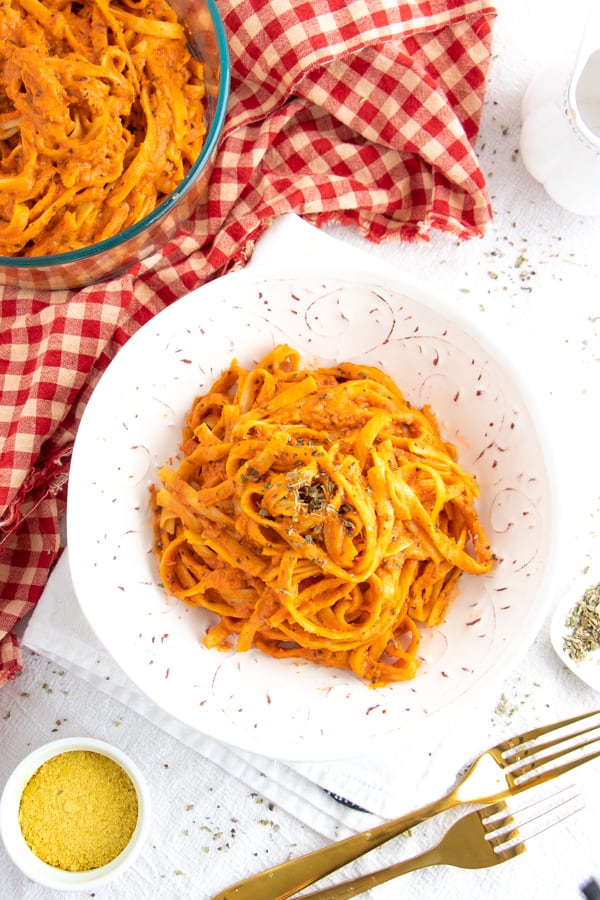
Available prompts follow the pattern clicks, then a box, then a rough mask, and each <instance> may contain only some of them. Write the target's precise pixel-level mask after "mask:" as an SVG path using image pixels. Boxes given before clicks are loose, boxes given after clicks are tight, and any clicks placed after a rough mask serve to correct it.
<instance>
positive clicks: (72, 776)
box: [19, 750, 138, 872]
mask: <svg viewBox="0 0 600 900" xmlns="http://www.w3.org/2000/svg"><path fill="white" fill-rule="evenodd" d="M137 817H138V801H137V793H136V790H135V787H134V785H133V783H132V781H131V779H130V777H129V775H128V774H127V773H126V772H125V771H124V770H123V769H122V768H121V766H120V765H119V764H118V763H116V762H115V761H114V760H112V759H110V758H109V757H108V756H104V755H103V754H101V753H96V752H94V751H91V750H69V751H67V752H65V753H60V754H59V755H58V756H54V757H52V759H49V760H48V761H47V762H45V763H44V764H43V765H42V766H40V768H39V769H38V770H37V771H36V772H35V773H34V775H32V777H31V778H30V779H29V781H28V782H27V785H26V786H25V790H24V791H23V795H22V797H21V804H20V807H19V823H20V825H21V831H22V832H23V837H24V838H25V840H26V841H27V844H28V845H29V847H30V848H31V850H32V851H33V852H34V853H35V855H36V856H38V857H39V858H40V859H42V860H43V861H44V862H46V863H48V864H49V865H51V866H54V867H56V868H58V869H64V870H66V871H69V872H84V871H88V870H89V869H97V868H98V867H99V866H103V865H106V863H109V862H110V861H111V860H112V859H114V858H115V857H116V856H118V855H119V853H120V852H121V851H122V850H123V849H124V847H126V846H127V844H128V843H129V840H130V839H131V835H132V834H133V831H134V829H135V826H136V822H137Z"/></svg>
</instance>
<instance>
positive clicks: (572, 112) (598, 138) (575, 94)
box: [520, 13, 600, 216]
mask: <svg viewBox="0 0 600 900" xmlns="http://www.w3.org/2000/svg"><path fill="white" fill-rule="evenodd" d="M522 120H523V125H522V130H521V148H520V149H521V156H522V159H523V162H524V164H525V166H526V167H527V169H528V170H529V172H530V173H531V174H532V175H533V177H534V178H535V179H536V180H537V181H539V182H541V184H543V185H544V187H545V189H546V191H547V193H548V194H549V195H550V197H552V199H553V200H555V201H556V202H557V203H558V204H560V206H562V207H564V208H565V209H567V210H570V211H571V212H574V213H577V214H578V215H586V216H587V215H591V216H596V215H600V13H596V14H595V15H594V16H593V17H592V19H591V20H590V22H589V23H588V27H587V29H586V33H585V35H584V37H583V40H582V43H581V46H580V49H579V52H578V55H577V59H576V60H575V61H573V60H572V59H563V60H560V61H557V62H555V63H553V64H552V65H551V66H549V67H548V68H547V69H544V70H542V71H541V72H540V73H539V74H538V75H536V77H535V78H534V79H533V80H532V82H531V84H530V85H529V87H528V89H527V91H526V93H525V96H524V98H523V106H522Z"/></svg>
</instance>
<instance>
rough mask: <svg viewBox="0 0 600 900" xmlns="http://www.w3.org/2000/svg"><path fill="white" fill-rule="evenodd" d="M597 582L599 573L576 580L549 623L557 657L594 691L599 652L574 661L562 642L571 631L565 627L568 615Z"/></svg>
mask: <svg viewBox="0 0 600 900" xmlns="http://www.w3.org/2000/svg"><path fill="white" fill-rule="evenodd" d="M599 581H600V576H599V573H596V577H594V576H593V575H587V576H586V577H585V579H582V578H578V580H577V582H576V583H575V584H573V585H572V586H571V588H570V589H569V590H568V591H567V592H566V593H565V596H564V597H563V598H562V599H561V600H560V602H559V603H558V605H557V607H556V609H555V611H554V613H553V615H552V620H551V623H550V641H551V643H552V646H553V647H554V650H555V651H556V654H557V656H558V657H559V659H561V660H562V662H563V663H564V664H565V666H567V667H568V668H569V669H570V670H571V672H573V673H574V674H575V675H577V677H578V678H580V679H581V681H583V682H584V683H585V684H587V685H588V687H591V688H593V690H595V691H600V650H593V651H590V652H589V653H588V654H587V655H586V656H585V657H584V658H583V659H581V660H574V659H572V658H571V656H570V655H569V654H568V653H567V651H566V650H565V647H564V643H563V642H564V638H565V637H566V636H567V635H570V634H571V629H570V628H569V627H568V626H567V617H568V615H569V613H570V612H571V611H572V610H573V609H574V608H575V607H576V606H577V604H578V603H579V601H580V600H581V599H582V597H583V595H584V593H585V592H586V590H587V589H588V588H590V587H593V586H594V585H596V584H598V582H599Z"/></svg>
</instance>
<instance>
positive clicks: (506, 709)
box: [494, 694, 518, 717]
mask: <svg viewBox="0 0 600 900" xmlns="http://www.w3.org/2000/svg"><path fill="white" fill-rule="evenodd" d="M517 710H518V706H517V705H516V704H514V703H512V702H511V701H510V700H509V699H508V697H507V696H506V694H502V695H501V697H500V700H499V701H498V703H497V705H496V709H495V710H494V712H495V713H496V715H498V716H508V717H510V716H512V715H514V713H515V712H516V711H517Z"/></svg>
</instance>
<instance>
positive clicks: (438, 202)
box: [0, 0, 496, 684]
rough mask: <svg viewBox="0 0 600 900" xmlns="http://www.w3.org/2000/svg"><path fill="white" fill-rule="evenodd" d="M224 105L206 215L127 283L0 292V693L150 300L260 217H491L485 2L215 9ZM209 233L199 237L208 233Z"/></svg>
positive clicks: (17, 665) (431, 224)
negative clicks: (124, 353) (89, 438)
mask: <svg viewBox="0 0 600 900" xmlns="http://www.w3.org/2000/svg"><path fill="white" fill-rule="evenodd" d="M217 3H218V6H219V9H220V12H221V14H222V16H223V19H224V22H225V27H226V30H227V35H228V39H229V47H230V52H231V61H232V81H231V97H230V104H229V108H228V114H227V119H226V124H225V129H224V133H223V136H222V140H221V143H220V148H219V153H218V157H217V161H216V166H215V170H214V173H213V176H212V179H211V184H210V186H209V194H208V200H207V204H206V206H202V208H199V209H198V210H197V211H196V212H195V213H194V215H193V216H192V218H191V219H190V221H189V222H188V223H187V225H186V227H185V228H184V229H183V230H182V232H181V233H180V234H179V235H178V236H177V238H176V239H175V240H173V241H172V242H170V243H169V244H168V245H167V246H165V247H164V248H163V249H162V251H161V252H159V253H156V254H154V255H153V256H151V257H149V258H148V259H146V260H145V261H144V262H142V263H140V264H139V265H137V266H136V267H135V268H133V269H132V270H131V271H129V272H128V273H126V274H125V275H124V276H121V277H119V278H118V279H115V280H113V281H109V282H105V283H102V284H97V285H94V286H92V287H89V288H85V289H83V290H79V291H77V292H76V291H69V292H67V291H64V292H54V293H48V294H37V295H34V293H33V292H32V291H27V290H18V289H14V288H7V287H5V288H0V442H1V443H0V450H1V457H0V590H1V595H0V684H2V683H3V682H4V681H6V680H7V679H9V678H12V677H14V676H15V675H16V674H17V673H18V672H19V671H20V670H21V658H20V652H19V646H18V641H17V639H16V637H15V636H14V629H15V627H16V626H17V625H18V623H19V622H20V621H21V620H22V619H23V617H24V616H25V615H26V614H27V613H28V612H29V611H30V610H31V609H32V608H33V606H34V605H35V603H36V601H37V599H38V597H39V595H40V593H41V591H42V589H43V587H44V585H45V583H46V580H47V576H48V573H49V570H50V568H51V566H52V564H53V562H54V561H55V560H56V558H57V556H58V554H59V552H60V549H61V548H60V529H59V522H60V518H61V514H62V512H63V506H64V501H65V495H66V484H67V476H68V468H69V459H70V454H71V449H72V446H73V441H74V438H75V434H76V431H77V425H78V422H79V420H80V416H81V413H82V410H83V408H84V405H85V403H86V401H87V399H88V398H89V396H90V393H91V391H92V390H93V387H94V385H95V384H96V382H97V380H98V378H99V376H100V375H101V373H102V371H103V370H104V369H105V368H106V366H107V365H108V363H109V362H110V360H111V359H112V358H113V357H114V355H115V354H116V352H117V351H118V350H119V348H120V347H121V346H122V345H123V344H124V343H125V341H127V339H128V338H129V337H130V336H131V335H132V334H133V333H134V332H135V331H136V330H137V329H138V328H139V327H140V326H141V325H143V324H144V323H145V322H147V321H148V320H149V319H150V318H151V317H152V316H153V315H155V314H156V313H157V312H158V311H159V310H161V309H162V308H163V307H165V306H166V305H168V304H169V303H171V302H172V301H174V300H175V299H177V298H178V297H181V296H182V295H184V294H186V293H188V292H189V291H190V290H192V289H193V288H196V287H198V286H199V285H200V284H202V283H203V282H205V281H206V280H207V279H209V278H210V277H212V276H214V275H215V274H218V273H221V272H223V271H225V270H226V269H227V268H228V267H231V266H232V265H234V264H237V265H240V264H243V263H244V262H245V261H246V260H247V259H248V258H249V255H250V253H251V250H252V246H253V242H254V240H255V239H256V237H257V236H258V235H259V234H260V233H261V231H262V230H263V229H264V228H265V227H267V226H268V224H269V222H270V221H272V220H273V218H274V217H275V216H278V215H281V214H282V213H285V212H290V211H291V212H296V213H298V214H300V215H303V216H305V217H307V218H308V219H310V221H312V222H313V223H315V224H317V225H321V224H322V223H324V222H327V221H332V220H333V221H338V222H343V223H348V224H350V223H351V224H353V225H355V226H357V227H359V228H360V229H361V230H362V231H363V233H364V234H365V235H367V236H368V237H369V238H370V239H372V240H374V241H381V240H383V239H389V238H397V239H407V240H415V239H418V238H423V239H426V238H427V235H428V233H429V232H430V231H431V229H433V228H437V229H441V230H444V231H447V232H450V233H452V234H453V235H454V236H458V237H459V238H469V237H472V236H478V235H481V234H482V233H483V232H484V230H485V228H486V225H487V224H488V223H489V222H490V220H491V209H490V203H489V198H488V195H487V192H486V187H485V180H484V177H483V174H482V172H481V170H480V168H479V165H478V162H477V159H476V156H475V154H474V151H473V142H474V140H475V138H476V136H477V132H478V128H479V121H480V115H481V111H482V106H483V100H484V92H485V82H486V76H487V70H488V66H489V62H490V46H491V29H492V24H493V21H494V18H495V15H496V12H495V9H494V7H493V6H492V5H491V4H490V3H486V2H485V0H217ZM207 222H208V228H207V227H206V223H207Z"/></svg>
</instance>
